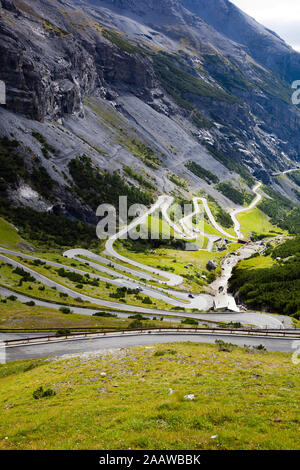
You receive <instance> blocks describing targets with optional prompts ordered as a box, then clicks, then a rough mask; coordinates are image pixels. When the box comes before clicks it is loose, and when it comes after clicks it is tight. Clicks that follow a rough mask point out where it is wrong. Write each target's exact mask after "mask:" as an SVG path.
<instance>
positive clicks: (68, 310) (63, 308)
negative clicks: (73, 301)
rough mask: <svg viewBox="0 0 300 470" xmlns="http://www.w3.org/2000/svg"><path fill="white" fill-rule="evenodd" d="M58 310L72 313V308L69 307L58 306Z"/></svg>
mask: <svg viewBox="0 0 300 470" xmlns="http://www.w3.org/2000/svg"><path fill="white" fill-rule="evenodd" d="M59 311H60V312H61V313H64V314H65V315H68V314H70V313H73V312H72V310H71V309H70V308H69V307H60V309H59Z"/></svg>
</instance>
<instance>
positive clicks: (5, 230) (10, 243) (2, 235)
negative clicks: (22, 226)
mask: <svg viewBox="0 0 300 470" xmlns="http://www.w3.org/2000/svg"><path fill="white" fill-rule="evenodd" d="M21 241H22V239H21V237H20V236H19V234H18V232H17V230H16V229H15V227H13V226H12V225H11V224H9V223H8V222H7V221H6V220H4V219H2V218H1V217H0V245H1V246H3V247H4V248H8V249H11V250H15V249H17V248H18V245H19V243H21Z"/></svg>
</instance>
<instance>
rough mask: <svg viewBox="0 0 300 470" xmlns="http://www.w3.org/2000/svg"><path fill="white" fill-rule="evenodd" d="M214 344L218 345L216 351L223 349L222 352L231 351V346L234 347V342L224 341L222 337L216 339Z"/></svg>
mask: <svg viewBox="0 0 300 470" xmlns="http://www.w3.org/2000/svg"><path fill="white" fill-rule="evenodd" d="M216 345H217V346H218V351H223V352H232V351H233V348H234V347H235V345H234V344H232V343H225V341H223V340H222V339H217V340H216Z"/></svg>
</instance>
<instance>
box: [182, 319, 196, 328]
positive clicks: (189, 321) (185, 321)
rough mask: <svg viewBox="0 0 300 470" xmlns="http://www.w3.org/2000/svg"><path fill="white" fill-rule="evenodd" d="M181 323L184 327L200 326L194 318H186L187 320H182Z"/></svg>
mask: <svg viewBox="0 0 300 470" xmlns="http://www.w3.org/2000/svg"><path fill="white" fill-rule="evenodd" d="M181 323H182V324H183V325H195V326H198V322H197V320H194V319H193V318H186V319H185V320H181Z"/></svg>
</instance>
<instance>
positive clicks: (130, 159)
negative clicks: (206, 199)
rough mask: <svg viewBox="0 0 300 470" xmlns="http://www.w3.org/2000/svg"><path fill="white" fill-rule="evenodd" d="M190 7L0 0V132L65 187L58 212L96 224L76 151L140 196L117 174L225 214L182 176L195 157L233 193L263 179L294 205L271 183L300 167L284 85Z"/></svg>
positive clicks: (198, 182)
mask: <svg viewBox="0 0 300 470" xmlns="http://www.w3.org/2000/svg"><path fill="white" fill-rule="evenodd" d="M191 4H192V5H194V7H195V5H196V6H197V5H198V7H199V5H201V4H202V2H201V1H200V0H199V1H197V2H196V1H195V2H188V1H187V0H182V1H180V0H166V1H164V2H158V1H156V0H152V1H151V2H147V3H146V2H138V3H137V2H136V1H129V0H124V1H118V2H115V1H112V2H108V1H105V2H102V1H99V0H97V1H96V0H94V1H87V0H80V1H79V0H72V1H68V2H66V1H64V0H61V1H58V0H53V1H51V2H50V1H48V0H44V1H41V0H33V1H31V2H28V1H27V0H22V1H21V0H14V1H13V0H0V6H1V10H0V11H1V18H0V52H1V54H0V66H1V67H0V79H1V80H4V81H5V83H6V85H7V106H6V109H5V108H4V107H1V108H0V116H1V122H0V136H10V137H11V138H12V137H13V138H15V139H16V140H17V141H18V142H21V143H22V146H23V147H24V148H23V150H22V151H23V153H24V154H25V161H27V160H28V165H29V167H30V166H32V164H31V163H30V160H31V159H32V158H33V156H36V157H38V158H39V159H40V162H41V165H42V167H43V168H45V170H46V171H47V172H48V173H49V175H50V177H51V178H52V179H53V180H55V181H56V182H57V184H58V186H59V188H60V190H59V191H58V193H57V195H56V198H58V201H57V202H58V206H60V205H61V206H62V207H63V209H61V210H62V211H63V213H64V214H66V215H68V216H69V215H71V216H75V217H76V218H80V217H81V218H83V219H84V220H90V221H95V216H94V215H93V210H92V208H91V207H89V206H88V202H86V201H85V202H84V201H82V200H80V198H79V197H78V194H77V195H76V183H75V182H74V180H73V178H72V175H71V174H70V171H69V165H70V163H71V162H72V160H74V159H75V158H77V157H79V156H80V155H82V154H85V155H87V156H88V157H89V158H91V161H92V165H93V166H94V168H95V171H98V170H100V171H103V170H105V171H109V172H110V173H112V172H115V171H119V172H120V174H121V175H122V177H123V178H124V180H126V181H128V182H129V183H130V184H133V185H135V186H137V187H139V188H140V189H142V187H141V185H140V184H139V183H138V181H137V180H134V179H130V178H129V177H128V175H126V172H125V171H124V168H125V167H126V166H128V165H129V166H131V167H132V168H134V169H135V171H136V173H137V174H139V175H141V176H142V177H145V176H146V178H149V177H150V178H151V179H152V180H153V183H154V186H155V187H156V188H157V191H158V192H162V191H164V192H175V193H176V194H178V196H179V197H183V198H186V197H187V196H188V194H189V193H190V191H195V190H199V189H203V190H204V191H206V192H207V193H208V194H211V195H212V196H213V197H215V198H216V199H217V200H218V201H219V202H221V203H222V205H224V206H225V207H226V206H227V207H229V206H230V204H231V203H232V202H231V201H229V200H228V199H226V198H224V196H223V195H222V194H220V193H219V192H218V191H217V189H216V188H215V187H214V185H212V184H207V182H205V181H204V180H202V179H201V178H199V177H198V176H197V175H195V174H193V173H192V172H191V171H190V170H189V169H188V167H187V166H186V164H187V163H188V162H189V161H192V162H195V163H197V164H198V165H200V167H202V168H204V170H207V171H210V172H212V173H213V174H215V175H216V176H217V178H218V179H219V180H220V181H232V182H233V184H234V186H236V187H240V185H241V183H240V178H241V177H242V178H243V183H242V185H244V184H246V185H248V186H251V185H252V184H253V181H254V179H253V176H254V177H256V178H260V179H262V180H263V181H264V182H265V183H267V184H271V185H272V186H273V187H274V188H275V189H276V190H278V191H280V192H282V193H284V194H286V195H287V194H288V196H289V197H291V198H292V199H293V200H294V202H295V203H297V198H296V196H295V192H294V191H293V190H294V189H295V186H294V185H293V184H292V183H291V184H290V186H289V185H285V186H284V187H281V186H280V185H278V182H277V181H275V180H273V179H272V177H271V174H272V172H276V171H280V170H284V169H286V168H290V167H293V166H294V165H295V163H294V162H295V161H297V160H299V151H300V135H299V130H298V129H299V124H300V113H299V110H298V109H297V108H296V107H293V106H292V104H291V89H290V83H289V82H287V81H285V80H283V79H281V78H280V77H279V76H278V75H277V73H274V72H273V71H272V70H271V69H268V68H267V67H266V66H265V65H262V64H261V63H259V62H257V61H256V60H255V59H254V58H253V57H251V56H250V55H249V53H250V51H246V50H245V45H243V46H242V45H241V44H237V43H236V42H234V41H233V40H232V39H228V38H226V37H225V36H224V34H223V33H221V32H217V31H216V30H215V29H214V28H213V26H212V25H211V24H209V23H206V22H205V21H204V19H203V18H200V17H199V16H197V15H196V14H195V13H194V12H191V11H189V10H188V9H187V7H189V8H191ZM214 4H215V5H222V4H224V5H225V6H226V5H231V4H230V3H229V2H221V1H219V2H217V1H215V2H214ZM112 5H113V8H112V7H111V6H112ZM138 5H139V9H138V10H137V6H138ZM166 6H168V8H169V9H168V10H166ZM116 7H118V8H119V10H118V13H116ZM120 7H122V8H123V9H120ZM124 8H125V9H124ZM153 9H154V11H155V14H156V15H159V16H160V22H159V24H156V25H153V24H149V18H151V14H152V12H153ZM132 11H133V12H134V13H135V14H134V15H133V14H132ZM238 11H239V10H238ZM120 12H121V13H122V14H121V13H120ZM137 13H139V16H138V15H137ZM141 15H142V16H141ZM245 17H246V18H247V16H245ZM243 18H244V17H243ZM251 25H252V23H251ZM251 25H250V26H251ZM262 28H263V27H262ZM265 31H267V30H265ZM268 34H269V33H268ZM274 37H275V36H274ZM275 39H276V37H275ZM275 39H274V41H275ZM276 41H279V43H280V44H281V40H279V39H278V40H277V39H276ZM276 41H275V42H276ZM276 43H277V42H276ZM286 47H287V50H288V54H289V53H290V52H289V51H290V49H289V48H288V46H286ZM295 54H296V55H295V57H296V58H297V59H299V58H300V55H299V54H297V53H295ZM275 55H276V54H275ZM293 57H294V56H293ZM299 64H300V60H299ZM299 64H297V66H298V65H299ZM34 135H40V136H42V138H40V140H37V139H36V138H35V137H34ZM43 140H44V141H45V142H46V144H45V142H44V143H43ZM47 146H48V147H49V148H51V147H52V148H56V149H57V153H55V152H54V153H53V152H51V151H47ZM29 149H30V152H31V153H30V152H29ZM45 149H46V151H45ZM146 149H148V150H146ZM152 154H153V155H152ZM30 155H31V156H30ZM145 155H147V157H145ZM154 155H155V158H154ZM149 156H150V157H149ZM149 158H151V159H152V160H149ZM173 173H174V174H175V175H177V176H180V177H183V178H184V180H185V181H186V189H185V188H184V187H183V186H182V187H180V186H179V185H178V184H176V183H174V181H176V178H175V179H174V177H173V176H172V175H173ZM251 175H252V176H251ZM170 178H171V179H170ZM172 180H173V181H172ZM140 181H142V180H141V179H140ZM177 183H178V180H177ZM22 184H24V181H22V178H20V180H19V185H22ZM287 192H288V193H287ZM8 193H9V194H10V198H11V199H12V201H13V203H17V204H20V203H21V204H24V203H25V204H29V205H30V204H32V201H30V200H27V201H25V202H24V199H20V197H19V193H20V191H19V189H18V188H17V187H16V188H10V190H9V191H8ZM43 197H44V196H43ZM101 202H102V201H101V198H100V199H99V203H101ZM103 202H106V201H103ZM83 203H84V206H82V207H84V208H83V209H82V211H81V210H80V209H79V207H80V204H81V205H82V204H83ZM45 205H46V206H47V205H48V206H49V207H51V206H52V205H53V204H52V203H51V202H50V200H49V201H44V202H43V204H42V203H41V204H40V209H41V210H44V209H42V208H44V207H45ZM37 206H38V207H39V204H37ZM75 208H76V209H75ZM87 214H89V215H87Z"/></svg>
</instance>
